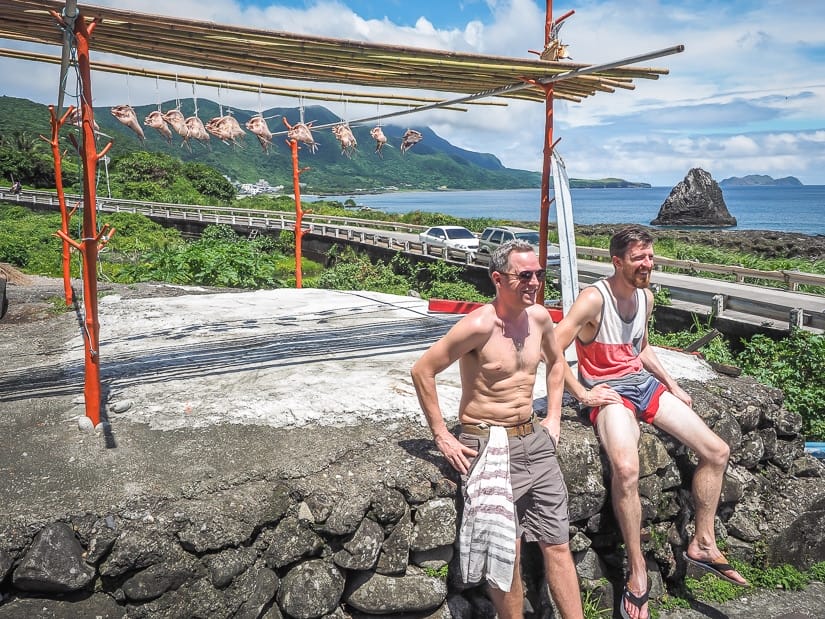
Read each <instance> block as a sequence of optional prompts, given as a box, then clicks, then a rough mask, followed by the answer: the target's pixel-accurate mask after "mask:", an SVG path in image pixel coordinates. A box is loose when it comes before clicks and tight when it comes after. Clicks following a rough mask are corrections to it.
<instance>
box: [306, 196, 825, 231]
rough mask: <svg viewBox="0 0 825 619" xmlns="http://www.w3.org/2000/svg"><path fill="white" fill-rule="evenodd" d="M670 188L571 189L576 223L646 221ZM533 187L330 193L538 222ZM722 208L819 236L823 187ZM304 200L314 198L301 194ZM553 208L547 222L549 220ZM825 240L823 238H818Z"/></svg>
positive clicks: (745, 223) (385, 207)
mask: <svg viewBox="0 0 825 619" xmlns="http://www.w3.org/2000/svg"><path fill="white" fill-rule="evenodd" d="M671 189H672V188H671V187H650V188H643V189H641V188H632V189H631V188H626V189H572V190H571V191H570V193H571V197H572V200H573V220H574V221H575V222H576V223H577V224H601V223H637V224H643V225H650V222H651V221H652V220H653V219H654V218H655V217H656V215H657V214H658V213H659V207H661V205H662V202H664V201H665V198H667V196H668V195H669V194H670V190H671ZM540 194H541V192H540V190H539V189H508V190H500V191H410V192H406V191H399V192H391V193H381V194H370V195H360V194H359V195H342V196H331V197H329V199H334V200H339V201H341V202H343V201H345V200H347V199H350V198H351V199H353V200H355V202H356V204H358V205H363V206H368V207H370V208H372V209H376V210H382V211H385V212H387V213H407V212H410V211H416V210H418V211H428V212H437V213H445V214H448V215H453V216H456V217H493V218H499V219H509V220H513V221H535V222H537V221H538V220H539V202H540ZM722 194H723V196H724V199H725V204H726V205H727V207H728V211H729V212H730V214H731V215H733V216H734V217H735V218H736V221H737V225H736V226H735V227H731V228H726V229H728V230H775V231H780V232H801V233H803V234H810V235H817V234H820V235H825V185H805V186H802V187H726V188H723V189H722ZM305 198H306V199H307V201H311V200H313V199H317V197H314V196H305ZM555 219H556V215H555V206H554V205H551V207H550V220H551V222H553V221H555ZM823 242H825V239H823Z"/></svg>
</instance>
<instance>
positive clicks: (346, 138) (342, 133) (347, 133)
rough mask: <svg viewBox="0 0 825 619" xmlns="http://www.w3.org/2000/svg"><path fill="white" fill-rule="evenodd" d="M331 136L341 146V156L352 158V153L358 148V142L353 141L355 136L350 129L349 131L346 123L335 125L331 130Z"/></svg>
mask: <svg viewBox="0 0 825 619" xmlns="http://www.w3.org/2000/svg"><path fill="white" fill-rule="evenodd" d="M332 134H333V135H334V136H335V139H336V140H338V143H339V144H340V145H341V154H342V155H346V156H347V157H352V153H354V152H355V149H356V148H357V147H358V142H357V141H356V140H355V136H354V135H353V134H352V129H350V127H349V125H348V124H347V123H340V124H338V125H335V126H334V127H333V128H332Z"/></svg>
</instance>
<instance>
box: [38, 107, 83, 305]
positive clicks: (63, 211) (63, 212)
mask: <svg viewBox="0 0 825 619" xmlns="http://www.w3.org/2000/svg"><path fill="white" fill-rule="evenodd" d="M74 110H75V108H74V106H72V105H70V106H69V108H68V109H67V110H66V113H65V114H63V116H61V117H60V118H59V119H58V118H57V113H56V112H55V109H54V106H53V105H50V106H49V117H50V120H51V126H52V135H51V139H49V140H46V138H45V137H43V136H42V135H41V136H40V137H41V138H43V139H44V140H46V141H47V142H48V143H49V144H50V145H51V147H52V157H53V158H54V184H55V188H56V190H57V203H58V204H59V205H60V229H61V230H62V231H63V234H64V235H65V236H66V237H68V236H69V221H70V220H71V216H72V213H74V210H72V212H71V213H70V212H69V210H68V209H67V208H66V194H65V192H64V191H63V158H62V156H61V155H60V142H59V140H60V129H61V128H62V127H63V125H64V123H65V122H66V119H67V118H68V117H69V116H70V115H71V114H72V112H74ZM71 252H72V250H71V245H70V244H69V242H68V241H66V240H65V237H64V240H63V293H64V295H65V297H66V306H67V307H68V306H71V305H72V303H73V302H74V293H73V291H72V274H71V266H72V265H71V257H72V256H71Z"/></svg>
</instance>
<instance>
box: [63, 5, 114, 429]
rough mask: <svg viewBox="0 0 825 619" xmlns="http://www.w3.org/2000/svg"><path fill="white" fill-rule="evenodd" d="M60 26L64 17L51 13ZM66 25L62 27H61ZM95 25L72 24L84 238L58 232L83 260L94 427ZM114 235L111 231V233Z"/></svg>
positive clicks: (89, 411) (87, 391)
mask: <svg viewBox="0 0 825 619" xmlns="http://www.w3.org/2000/svg"><path fill="white" fill-rule="evenodd" d="M50 12H51V14H52V15H53V16H54V17H55V19H57V20H58V21H59V22H60V23H64V22H63V18H62V17H61V16H60V15H58V14H57V13H55V12H53V11H50ZM64 25H65V24H64ZM96 25H97V21H95V20H92V21H91V22H90V23H88V24H87V23H86V19H85V18H84V17H83V16H82V15H78V16H77V19H76V20H75V23H74V34H75V42H76V46H77V65H78V71H79V73H80V80H81V83H82V94H81V105H80V110H81V118H82V132H81V133H82V139H83V143H82V144H81V149H80V153H81V158H82V159H83V232H82V235H83V238H82V239H81V240H80V242H77V241H75V240H74V239H71V238H69V237H68V235H67V234H66V233H64V232H63V231H62V230H61V231H60V232H58V236H60V237H61V238H62V239H63V240H64V241H67V242H68V243H69V244H70V245H71V246H72V247H74V248H75V249H77V250H78V251H79V252H80V254H81V256H82V257H83V273H82V275H83V287H84V290H85V295H84V299H83V300H84V308H85V313H86V318H85V322H84V327H85V337H84V344H85V348H86V355H85V370H86V381H85V384H84V388H83V395H84V400H85V402H86V416H87V417H88V418H89V419H90V420H91V422H92V425H93V426H97V424H98V423H100V404H101V402H100V322H99V320H98V314H97V254H98V243H99V241H100V238H101V237H103V236H104V235H106V233H107V231H108V227H107V226H104V228H103V229H101V230H100V232H98V231H97V221H96V206H97V196H96V193H95V191H96V189H95V172H96V171H97V163H98V161H99V160H100V159H101V158H102V157H104V156H105V155H106V153H107V152H108V150H109V149H110V148H111V147H112V143H111V142H109V143H108V144H107V145H106V146H104V147H103V150H101V151H100V153H98V152H97V147H96V144H95V133H94V129H93V127H94V110H93V108H92V101H93V99H92V81H91V63H90V60H89V39H90V38H91V36H92V32H93V31H94V29H95V26H96ZM112 232H113V231H112Z"/></svg>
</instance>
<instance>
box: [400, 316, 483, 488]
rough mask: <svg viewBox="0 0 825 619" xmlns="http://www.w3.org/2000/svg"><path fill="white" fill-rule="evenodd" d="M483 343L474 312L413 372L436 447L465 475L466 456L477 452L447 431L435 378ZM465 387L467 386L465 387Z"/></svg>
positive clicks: (450, 332)
mask: <svg viewBox="0 0 825 619" xmlns="http://www.w3.org/2000/svg"><path fill="white" fill-rule="evenodd" d="M482 341H483V330H482V329H481V317H480V315H476V313H475V312H473V313H471V314H468V315H467V316H465V317H464V318H462V319H461V320H459V321H458V322H457V323H456V324H455V325H454V326H453V327H452V329H450V330H449V331H448V332H447V334H446V335H445V336H444V337H442V338H441V339H440V340H438V341H437V342H436V343H435V344H433V345H432V346H431V347H430V348H429V350H427V352H425V353H424V354H423V355H422V356H421V358H420V359H419V360H418V361H416V362H415V364H414V365H413V366H412V369H411V371H410V374H411V376H412V381H413V385H414V386H415V392H416V394H417V395H418V403H419V404H420V405H421V410H422V411H424V416H425V417H426V419H427V425H429V426H430V431H431V432H432V433H433V440H434V441H435V446H436V447H437V448H438V450H439V451H440V452H441V453H442V454H443V455H444V457H445V458H446V459H447V462H449V463H450V465H451V466H452V467H453V468H454V469H456V470H457V471H458V472H459V473H462V474H465V473H467V470H468V469H469V466H470V461H469V460H468V459H467V456H471V457H473V456H476V455H477V452H476V451H474V450H472V449H470V448H469V447H465V446H464V445H462V444H461V443H460V442H459V441H458V439H457V438H456V437H455V436H453V435H452V434H451V433H450V430H449V429H448V428H447V424H446V423H445V422H444V415H443V413H442V412H441V406H440V404H439V402H438V391H437V389H436V381H435V377H436V375H437V374H439V373H441V372H443V371H444V370H446V369H447V368H448V367H450V365H452V364H453V363H455V362H456V361H457V360H458V359H459V358H460V357H462V356H463V355H465V354H467V353H469V352H470V351H471V350H473V349H474V348H475V347H476V346H479V345H480V344H481V342H482ZM462 388H466V386H464V385H462Z"/></svg>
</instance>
